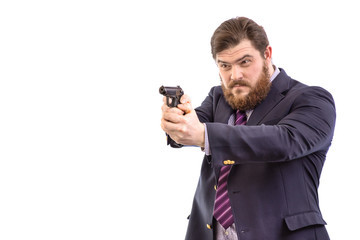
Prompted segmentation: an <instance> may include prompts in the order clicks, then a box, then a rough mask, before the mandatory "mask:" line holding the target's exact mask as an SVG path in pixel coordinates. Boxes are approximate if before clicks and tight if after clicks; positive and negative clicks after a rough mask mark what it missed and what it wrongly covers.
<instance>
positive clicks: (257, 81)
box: [216, 40, 272, 111]
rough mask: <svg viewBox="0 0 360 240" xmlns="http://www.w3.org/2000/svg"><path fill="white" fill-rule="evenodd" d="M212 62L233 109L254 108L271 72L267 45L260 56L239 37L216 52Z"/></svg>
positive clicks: (249, 43) (268, 83) (266, 89)
mask: <svg viewBox="0 0 360 240" xmlns="http://www.w3.org/2000/svg"><path fill="white" fill-rule="evenodd" d="M216 62H217V65H218V67H219V70H220V78H221V83H222V84H221V85H222V89H223V92H224V95H225V98H226V100H227V101H228V103H229V104H230V106H231V107H232V108H233V109H239V110H243V111H245V110H250V109H254V108H255V106H256V105H257V104H259V103H260V102H261V101H262V100H263V99H264V98H265V97H266V96H267V94H268V92H269V90H270V86H271V84H270V75H271V74H272V72H269V66H270V67H271V70H272V65H271V47H270V46H268V48H267V49H266V51H265V53H264V56H261V55H260V52H259V51H258V50H257V49H255V48H254V47H253V46H252V45H251V42H250V41H249V40H243V41H242V42H241V43H240V44H238V45H237V46H235V47H233V48H230V49H226V50H224V51H222V52H220V53H218V54H217V55H216Z"/></svg>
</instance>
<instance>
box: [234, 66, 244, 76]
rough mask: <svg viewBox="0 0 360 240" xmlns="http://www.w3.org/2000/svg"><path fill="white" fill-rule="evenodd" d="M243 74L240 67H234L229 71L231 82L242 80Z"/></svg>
mask: <svg viewBox="0 0 360 240" xmlns="http://www.w3.org/2000/svg"><path fill="white" fill-rule="evenodd" d="M243 77H244V76H243V72H242V69H241V67H240V66H238V65H235V66H233V67H232V69H231V80H242V79H243Z"/></svg>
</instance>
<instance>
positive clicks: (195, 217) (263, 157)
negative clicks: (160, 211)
mask: <svg viewBox="0 0 360 240" xmlns="http://www.w3.org/2000/svg"><path fill="white" fill-rule="evenodd" d="M211 51H212V54H213V58H214V60H215V61H216V64H217V66H218V68H219V75H220V78H221V86H217V87H213V88H212V89H211V90H210V93H209V95H208V96H207V97H206V99H205V100H204V102H203V103H202V104H201V106H200V107H198V108H196V109H195V110H194V109H193V108H192V106H191V101H190V97H189V96H187V95H184V96H183V97H182V98H181V104H179V105H178V106H177V107H176V108H169V107H167V105H166V104H165V102H164V105H163V106H162V111H163V114H162V120H161V126H162V129H163V130H164V131H165V132H166V133H168V134H169V136H170V137H171V142H172V143H173V144H175V143H178V144H183V145H196V146H199V147H201V148H202V149H203V150H204V151H205V157H204V160H203V163H202V168H201V175H200V179H199V183H198V186H197V190H196V193H195V197H194V202H193V207H192V211H191V215H190V216H189V226H188V230H187V234H186V239H187V240H210V239H217V240H219V239H239V240H305V239H306V240H315V239H317V240H325V239H329V236H328V234H327V231H326V229H325V226H324V225H325V224H326V223H325V221H324V220H323V218H322V215H321V212H320V209H319V201H318V192H317V189H318V186H319V178H320V174H321V170H322V167H323V164H324V161H325V158H326V153H327V151H328V149H329V147H330V144H331V140H332V137H333V132H334V126H335V106H334V101H333V99H332V96H331V95H330V94H329V93H328V92H327V91H325V90H324V89H322V88H320V87H309V86H306V85H304V84H302V83H300V82H298V81H296V80H294V79H292V78H290V77H289V76H288V75H287V74H286V73H285V71H284V70H283V69H279V68H277V67H276V66H274V65H273V64H272V48H271V46H270V45H269V42H268V39H267V36H266V33H265V31H264V29H263V28H262V27H261V26H259V25H257V24H256V23H255V22H254V21H252V20H250V19H248V18H244V17H240V18H235V19H230V20H228V21H225V22H224V23H222V24H221V25H220V26H219V27H218V28H217V29H216V31H215V32H214V34H213V36H212V39H211ZM305 70H306V69H305Z"/></svg>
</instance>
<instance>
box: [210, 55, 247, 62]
mask: <svg viewBox="0 0 360 240" xmlns="http://www.w3.org/2000/svg"><path fill="white" fill-rule="evenodd" d="M247 57H250V58H252V57H253V56H251V55H249V54H246V55H245V56H243V57H241V58H239V59H237V60H235V62H236V63H237V62H241V61H242V60H244V59H245V58H247ZM217 63H225V64H229V63H228V62H225V61H223V60H220V59H218V60H217Z"/></svg>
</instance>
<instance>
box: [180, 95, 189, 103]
mask: <svg viewBox="0 0 360 240" xmlns="http://www.w3.org/2000/svg"><path fill="white" fill-rule="evenodd" d="M180 102H181V103H190V102H191V99H190V97H189V95H187V94H184V95H182V97H181V99H180Z"/></svg>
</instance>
